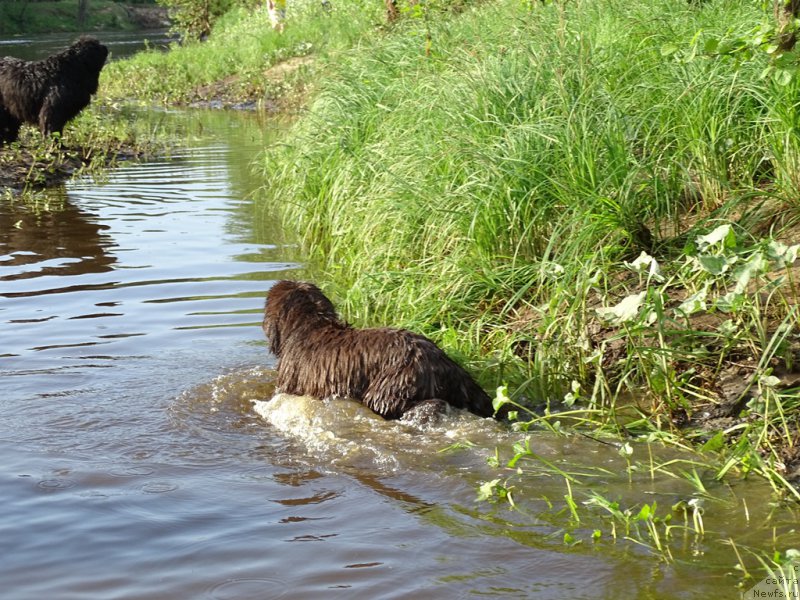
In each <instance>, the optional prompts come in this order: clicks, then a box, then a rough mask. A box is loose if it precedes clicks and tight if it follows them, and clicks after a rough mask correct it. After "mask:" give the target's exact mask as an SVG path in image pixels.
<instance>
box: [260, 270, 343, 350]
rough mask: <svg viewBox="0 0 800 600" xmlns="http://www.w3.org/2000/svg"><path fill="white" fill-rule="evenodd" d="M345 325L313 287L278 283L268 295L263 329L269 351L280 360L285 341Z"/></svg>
mask: <svg viewBox="0 0 800 600" xmlns="http://www.w3.org/2000/svg"><path fill="white" fill-rule="evenodd" d="M330 325H334V326H337V327H338V326H342V325H344V324H343V323H342V322H341V321H340V320H339V316H338V315H337V314H336V309H335V308H334V306H333V304H332V303H331V301H330V300H328V298H326V297H325V294H323V293H322V290H320V289H319V288H318V287H317V286H316V285H314V284H313V283H306V282H302V281H279V282H278V283H276V284H275V285H274V286H272V288H270V290H269V292H268V293H267V303H266V305H265V307H264V322H263V323H262V328H263V329H264V334H265V335H266V336H267V341H268V342H269V349H270V351H271V352H272V353H273V354H274V355H275V356H277V357H280V355H281V352H282V351H283V345H284V342H285V340H286V339H287V338H289V337H290V336H292V335H293V334H295V333H302V331H304V330H305V331H308V330H313V329H318V328H320V327H324V326H330Z"/></svg>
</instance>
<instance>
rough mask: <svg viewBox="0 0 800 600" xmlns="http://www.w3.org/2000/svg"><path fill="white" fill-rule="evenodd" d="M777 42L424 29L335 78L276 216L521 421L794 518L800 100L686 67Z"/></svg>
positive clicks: (474, 15) (272, 169) (725, 15)
mask: <svg viewBox="0 0 800 600" xmlns="http://www.w3.org/2000/svg"><path fill="white" fill-rule="evenodd" d="M763 18H765V15H764V14H762V13H760V12H758V10H757V8H756V7H755V6H751V5H750V4H742V3H737V2H731V1H724V0H715V1H710V2H707V3H702V4H701V5H695V4H692V3H686V2H685V1H684V0H657V1H655V2H638V1H635V2H617V1H613V0H610V1H606V2H599V3H598V2H581V1H579V2H570V3H548V4H547V5H545V6H542V5H540V4H539V3H534V5H533V7H531V6H529V5H523V4H522V3H519V2H512V1H502V0H501V1H498V2H492V3H486V4H479V5H477V6H476V7H475V8H472V9H468V10H466V11H465V12H464V13H463V14H461V15H459V16H458V17H456V18H452V19H430V20H425V19H421V18H420V19H413V18H409V19H406V20H405V21H404V22H403V23H402V25H400V26H399V27H398V28H396V29H395V30H394V31H393V32H392V34H391V35H373V36H370V37H368V38H366V40H365V41H362V42H361V44H360V45H359V47H358V48H355V49H354V50H353V51H352V52H348V53H342V54H340V55H338V56H337V58H336V60H335V61H331V62H329V63H328V64H327V65H326V76H325V78H324V81H323V82H322V83H321V86H320V87H321V89H320V91H319V93H318V94H317V95H316V97H315V99H314V102H313V104H312V105H311V107H310V113H309V114H308V115H307V116H306V117H305V118H303V119H302V120H301V121H300V122H299V123H298V124H297V125H296V127H295V129H294V130H293V132H292V133H291V134H290V136H289V138H288V139H287V140H284V143H283V144H281V145H280V146H279V147H276V148H273V149H271V150H270V151H269V152H268V153H267V156H266V157H265V159H264V161H263V172H264V178H265V189H267V190H268V192H266V194H265V195H266V196H268V198H267V201H268V202H269V203H270V204H271V205H273V206H275V207H277V208H278V209H280V211H281V212H282V214H283V215H284V217H285V221H286V223H287V224H288V225H289V226H290V227H292V228H293V229H295V230H296V231H298V232H299V234H300V236H301V238H302V240H303V242H304V244H305V246H306V248H307V249H308V251H309V252H310V253H311V255H312V256H313V257H314V259H316V260H317V261H318V263H319V264H320V265H321V270H322V273H323V276H322V277H323V279H324V280H326V281H327V282H329V283H328V285H327V287H328V288H329V289H330V290H331V291H333V292H334V296H335V297H336V300H337V301H338V302H339V304H340V305H341V306H342V307H343V309H344V312H345V313H346V315H347V316H348V317H349V318H350V319H352V320H354V321H355V322H357V323H359V324H373V323H392V324H396V325H403V326H408V327H411V328H414V329H416V330H420V331H424V332H425V333H427V334H428V335H430V336H432V337H433V338H435V339H436V340H437V341H439V342H440V343H442V344H443V345H444V346H445V347H447V348H448V350H449V351H451V352H453V353H455V354H456V355H457V356H460V357H461V358H462V359H463V360H464V361H465V362H466V363H467V365H468V366H469V367H470V368H471V370H472V371H473V372H474V373H476V374H477V375H478V376H479V377H480V379H481V381H482V382H483V384H484V385H485V386H486V387H487V388H489V389H493V388H495V387H496V386H498V385H500V384H508V386H509V388H508V389H509V390H510V393H511V397H512V398H513V399H514V400H515V401H517V402H519V403H520V404H522V405H523V406H524V407H528V408H530V409H531V410H532V412H530V413H529V414H528V413H527V412H526V411H525V410H522V411H521V415H527V416H524V417H523V420H528V419H529V418H533V421H534V423H538V424H547V425H549V426H556V425H557V424H558V423H560V424H561V425H564V424H565V423H567V422H572V423H575V424H576V425H577V426H579V427H585V428H588V429H591V430H593V431H594V432H596V433H600V432H609V433H613V434H614V435H617V436H623V437H628V436H633V437H634V438H639V437H641V438H643V439H650V440H653V439H662V440H666V441H669V442H672V443H675V444H678V445H687V446H690V447H694V448H701V447H702V448H704V449H705V451H707V452H708V453H710V454H711V456H710V457H709V458H710V460H711V461H712V462H713V463H714V464H716V465H717V467H718V471H719V475H720V476H721V475H723V474H727V475H731V474H739V475H746V474H747V473H749V472H758V473H761V474H763V475H764V476H766V477H767V478H768V479H769V480H770V481H771V482H772V483H773V484H774V487H775V489H776V492H777V493H778V494H792V495H795V496H797V492H796V491H795V488H794V486H792V485H791V484H790V482H791V481H794V480H796V477H797V473H798V468H800V461H798V452H797V447H796V443H797V439H798V430H797V418H798V416H800V388H798V382H800V377H798V371H797V362H798V359H799V358H800V340H799V338H798V308H797V300H798V285H799V282H798V279H800V273H798V269H797V266H796V264H797V263H796V254H797V247H796V246H792V244H796V243H797V242H798V239H800V236H798V228H797V223H798V218H800V204H799V203H798V200H797V198H798V197H800V195H799V194H798V191H799V190H798V185H799V184H800V178H798V176H797V173H798V172H800V164H798V161H800V139H798V136H797V133H796V123H797V119H798V115H799V114H800V113H798V110H797V98H798V92H800V89H798V88H800V83H798V81H796V80H794V81H792V82H790V83H789V84H788V85H777V84H775V83H773V82H772V80H770V79H769V78H761V77H760V74H761V72H762V71H763V69H764V66H765V65H766V60H767V59H766V58H764V59H763V61H762V60H761V59H759V58H756V59H754V60H752V61H750V62H746V63H744V64H741V65H738V66H737V65H735V64H734V63H733V61H731V60H728V59H724V58H712V57H704V56H697V57H695V59H694V60H692V61H679V60H676V58H675V56H674V55H673V54H672V53H671V51H667V50H666V49H667V48H670V47H678V48H686V49H689V48H690V44H691V40H692V39H693V37H694V36H695V35H696V34H697V32H698V31H700V32H702V33H701V34H700V35H701V36H712V35H715V34H716V35H719V36H721V35H725V33H726V32H734V33H735V32H742V33H744V32H746V31H748V30H750V29H751V28H752V27H753V26H754V25H755V24H758V23H759V22H761V20H762V19H763ZM287 31H288V30H287ZM700 47H702V43H701V44H700ZM642 253H644V254H642ZM527 426H528V425H525V427H527Z"/></svg>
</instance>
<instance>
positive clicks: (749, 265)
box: [735, 252, 769, 294]
mask: <svg viewBox="0 0 800 600" xmlns="http://www.w3.org/2000/svg"><path fill="white" fill-rule="evenodd" d="M768 268H769V263H768V262H767V259H766V258H764V254H763V253H761V252H756V253H755V254H753V256H751V257H750V259H749V260H748V261H747V262H746V263H744V264H743V265H742V267H741V268H740V269H739V270H738V272H737V273H736V289H735V291H736V293H737V294H743V293H744V292H745V291H746V290H747V285H748V284H749V283H750V280H751V279H752V278H753V277H758V276H759V275H760V274H761V273H765V272H766V271H767V269H768Z"/></svg>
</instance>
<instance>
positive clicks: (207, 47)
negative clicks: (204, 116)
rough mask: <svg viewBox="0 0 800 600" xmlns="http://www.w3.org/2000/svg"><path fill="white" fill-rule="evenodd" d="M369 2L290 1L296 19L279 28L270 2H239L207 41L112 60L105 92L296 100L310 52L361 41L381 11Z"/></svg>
mask: <svg viewBox="0 0 800 600" xmlns="http://www.w3.org/2000/svg"><path fill="white" fill-rule="evenodd" d="M369 4H370V3H369V2H348V3H341V5H339V4H337V6H336V7H335V9H332V10H327V9H326V8H325V7H323V6H322V5H321V4H320V3H319V2H294V3H291V4H290V10H289V19H290V22H291V24H292V25H291V27H288V28H287V29H286V31H285V32H283V33H282V34H279V33H277V32H275V31H273V29H272V28H271V26H270V23H269V17H268V15H267V12H266V10H264V9H263V8H257V9H255V10H252V11H248V10H245V9H235V10H233V11H231V12H230V13H228V14H227V15H225V16H224V17H222V18H221V19H220V20H219V22H218V23H217V24H216V25H215V27H214V31H213V32H212V34H211V35H210V36H209V38H208V40H206V41H205V42H202V43H200V42H194V43H189V44H186V45H184V46H178V45H175V46H173V48H172V49H171V51H170V52H169V53H167V54H164V53H162V52H159V51H158V50H153V51H148V52H141V53H139V54H137V55H136V56H134V57H133V58H132V59H131V60H126V61H119V62H115V63H112V64H110V65H108V67H106V69H105V71H104V74H103V80H102V82H101V93H102V94H103V95H104V96H106V97H107V98H111V99H115V100H127V101H131V100H135V101H139V102H144V103H159V104H193V103H195V104H208V103H220V104H222V105H229V106H230V105H233V106H240V105H249V104H257V105H259V106H261V107H264V108H267V109H273V110H285V109H286V108H287V107H294V106H296V105H297V103H298V102H299V99H300V98H305V97H306V96H307V94H308V90H307V89H306V88H307V86H308V85H309V84H310V82H311V81H312V80H313V79H314V78H313V77H312V76H311V75H310V71H311V69H312V63H311V60H310V57H312V56H314V57H325V56H327V57H330V56H332V55H336V54H337V53H344V52H345V51H346V50H348V49H351V48H352V47H354V46H356V45H357V44H358V40H359V38H360V37H361V36H363V35H364V33H365V32H366V31H368V30H369V29H370V28H371V27H372V25H373V24H374V23H375V22H376V19H377V18H378V17H377V15H378V12H377V11H376V10H367V9H366V8H365V7H366V6H369Z"/></svg>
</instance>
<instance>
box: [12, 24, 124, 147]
mask: <svg viewBox="0 0 800 600" xmlns="http://www.w3.org/2000/svg"><path fill="white" fill-rule="evenodd" d="M107 57H108V48H106V47H105V46H104V45H103V44H101V43H100V42H98V41H97V40H96V39H94V38H91V37H82V38H80V39H79V40H78V41H77V42H75V43H74V44H72V45H71V46H70V47H69V48H67V49H66V50H64V51H62V52H59V53H57V54H54V55H52V56H50V57H48V58H45V59H44V60H36V61H26V60H22V59H19V58H13V57H9V56H7V57H4V58H0V144H4V143H7V142H13V141H15V140H16V139H17V137H18V136H19V128H20V126H21V125H22V123H30V124H31V125H37V126H38V127H39V130H40V131H41V132H42V134H43V135H50V134H51V133H56V132H57V133H61V131H62V129H63V128H64V125H66V124H67V122H68V121H70V120H71V119H73V118H74V117H75V116H77V114H78V113H79V112H81V111H82V110H83V109H84V108H86V106H87V105H88V104H89V101H90V99H91V97H92V94H94V93H95V92H96V91H97V82H98V79H99V76H100V71H101V70H102V69H103V65H104V64H105V62H106V58H107Z"/></svg>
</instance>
